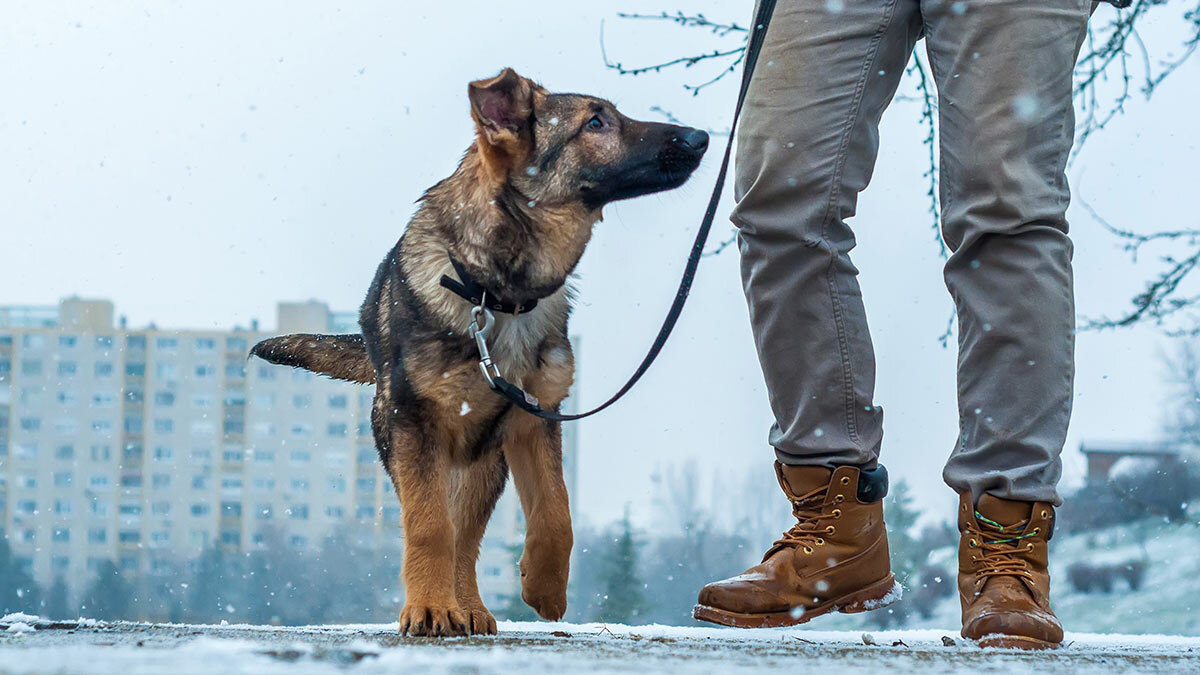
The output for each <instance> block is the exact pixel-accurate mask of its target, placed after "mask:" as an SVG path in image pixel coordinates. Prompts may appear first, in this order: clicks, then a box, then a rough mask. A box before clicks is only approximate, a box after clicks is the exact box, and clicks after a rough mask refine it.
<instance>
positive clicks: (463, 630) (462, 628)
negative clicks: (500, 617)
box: [400, 603, 494, 637]
mask: <svg viewBox="0 0 1200 675" xmlns="http://www.w3.org/2000/svg"><path fill="white" fill-rule="evenodd" d="M469 621H470V619H469V617H468V616H467V614H466V613H465V612H463V611H462V610H461V609H459V607H458V605H451V606H449V607H435V606H432V605H422V604H413V603H409V604H406V605H404V609H401V610H400V634H401V635H412V636H415V637H452V636H456V635H467V634H468V632H469V631H470V623H469ZM493 625H494V624H493Z"/></svg>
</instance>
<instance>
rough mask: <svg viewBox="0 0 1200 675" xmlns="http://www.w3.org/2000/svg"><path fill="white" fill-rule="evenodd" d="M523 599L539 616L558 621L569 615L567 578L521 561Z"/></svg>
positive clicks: (524, 560) (523, 559)
mask: <svg viewBox="0 0 1200 675" xmlns="http://www.w3.org/2000/svg"><path fill="white" fill-rule="evenodd" d="M521 599H522V600H524V601H525V604H527V605H529V606H530V607H532V608H533V611H535V612H537V613H538V616H540V617H542V618H543V619H547V620H550V621H558V620H559V619H561V618H562V617H563V614H566V613H567V577H566V575H565V574H561V573H558V572H557V570H546V569H542V570H539V569H538V568H537V567H536V566H534V565H530V564H529V563H527V562H526V559H525V558H522V559H521Z"/></svg>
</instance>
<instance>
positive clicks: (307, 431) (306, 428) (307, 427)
mask: <svg viewBox="0 0 1200 675" xmlns="http://www.w3.org/2000/svg"><path fill="white" fill-rule="evenodd" d="M292 435H293V436H311V435H312V425H311V424H303V423H301V424H294V425H292Z"/></svg>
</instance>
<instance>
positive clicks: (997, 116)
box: [921, 0, 1092, 648]
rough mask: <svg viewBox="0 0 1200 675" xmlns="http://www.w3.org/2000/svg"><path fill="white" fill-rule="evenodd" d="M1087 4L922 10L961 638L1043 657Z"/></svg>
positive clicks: (1059, 1)
mask: <svg viewBox="0 0 1200 675" xmlns="http://www.w3.org/2000/svg"><path fill="white" fill-rule="evenodd" d="M1091 6H1092V3H1091V0H1039V2H1036V3H1029V2H1025V1H1023V0H970V1H967V0H922V4H921V9H922V12H923V15H924V19H925V25H926V40H927V48H928V52H929V58H930V63H931V65H932V67H933V71H934V80H935V81H936V82H937V86H938V96H939V122H940V130H941V138H942V161H941V180H942V189H941V197H942V210H943V232H944V235H945V239H946V243H947V245H948V246H949V248H950V250H951V251H952V252H953V253H952V255H951V256H950V259H949V261H948V262H947V263H946V269H945V277H946V285H947V287H948V288H949V289H950V293H951V295H952V296H953V297H954V301H955V304H956V306H957V308H958V316H959V359H958V399H959V417H960V430H959V437H958V441H957V443H956V445H955V448H954V452H953V454H952V455H951V457H950V460H949V462H948V463H947V465H946V469H945V472H944V477H945V480H946V482H947V483H948V484H949V485H950V487H952V488H954V489H955V490H956V491H957V492H959V494H960V507H959V514H958V524H959V530H960V532H961V535H962V536H961V539H960V544H959V574H958V586H959V595H960V599H961V601H962V612H963V615H962V618H963V629H962V634H963V636H964V637H967V638H972V639H979V640H980V643H981V644H983V645H985V646H986V645H989V644H994V645H997V646H1005V647H1031V648H1040V647H1050V646H1056V645H1057V644H1059V643H1060V642H1061V641H1062V626H1061V625H1060V624H1059V622H1058V619H1057V618H1056V617H1055V616H1054V613H1053V611H1052V610H1051V609H1050V602H1049V591H1050V579H1049V574H1048V572H1047V557H1048V555H1049V553H1048V551H1049V548H1048V540H1049V538H1050V534H1051V532H1052V530H1053V518H1054V506H1053V505H1054V504H1056V503H1058V502H1059V497H1058V492H1057V490H1056V484H1057V482H1058V478H1059V475H1060V473H1061V463H1060V460H1059V455H1060V453H1061V452H1062V446H1063V443H1064V441H1065V438H1066V433H1067V421H1068V419H1069V418H1070V414H1071V387H1072V379H1073V374H1074V358H1073V354H1074V327H1075V309H1074V299H1073V294H1072V279H1071V242H1070V240H1069V239H1068V237H1067V222H1066V209H1067V202H1068V200H1069V198H1070V194H1069V191H1068V188H1067V180H1066V174H1065V168H1066V162H1067V155H1068V153H1069V152H1070V148H1071V142H1072V138H1073V134H1074V115H1073V109H1072V100H1071V95H1072V71H1073V70H1074V65H1075V59H1076V57H1077V55H1078V53H1079V48H1080V46H1081V45H1082V42H1083V38H1084V35H1085V33H1086V29H1087V18H1088V15H1089V13H1090V10H1091Z"/></svg>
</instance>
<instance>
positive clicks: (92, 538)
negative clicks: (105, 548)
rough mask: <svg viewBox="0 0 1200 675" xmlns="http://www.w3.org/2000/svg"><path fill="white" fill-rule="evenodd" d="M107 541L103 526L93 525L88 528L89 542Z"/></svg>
mask: <svg viewBox="0 0 1200 675" xmlns="http://www.w3.org/2000/svg"><path fill="white" fill-rule="evenodd" d="M107 541H108V530H106V529H104V528H103V527H93V528H91V529H89V530H88V543H89V544H103V543H105V542H107Z"/></svg>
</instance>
